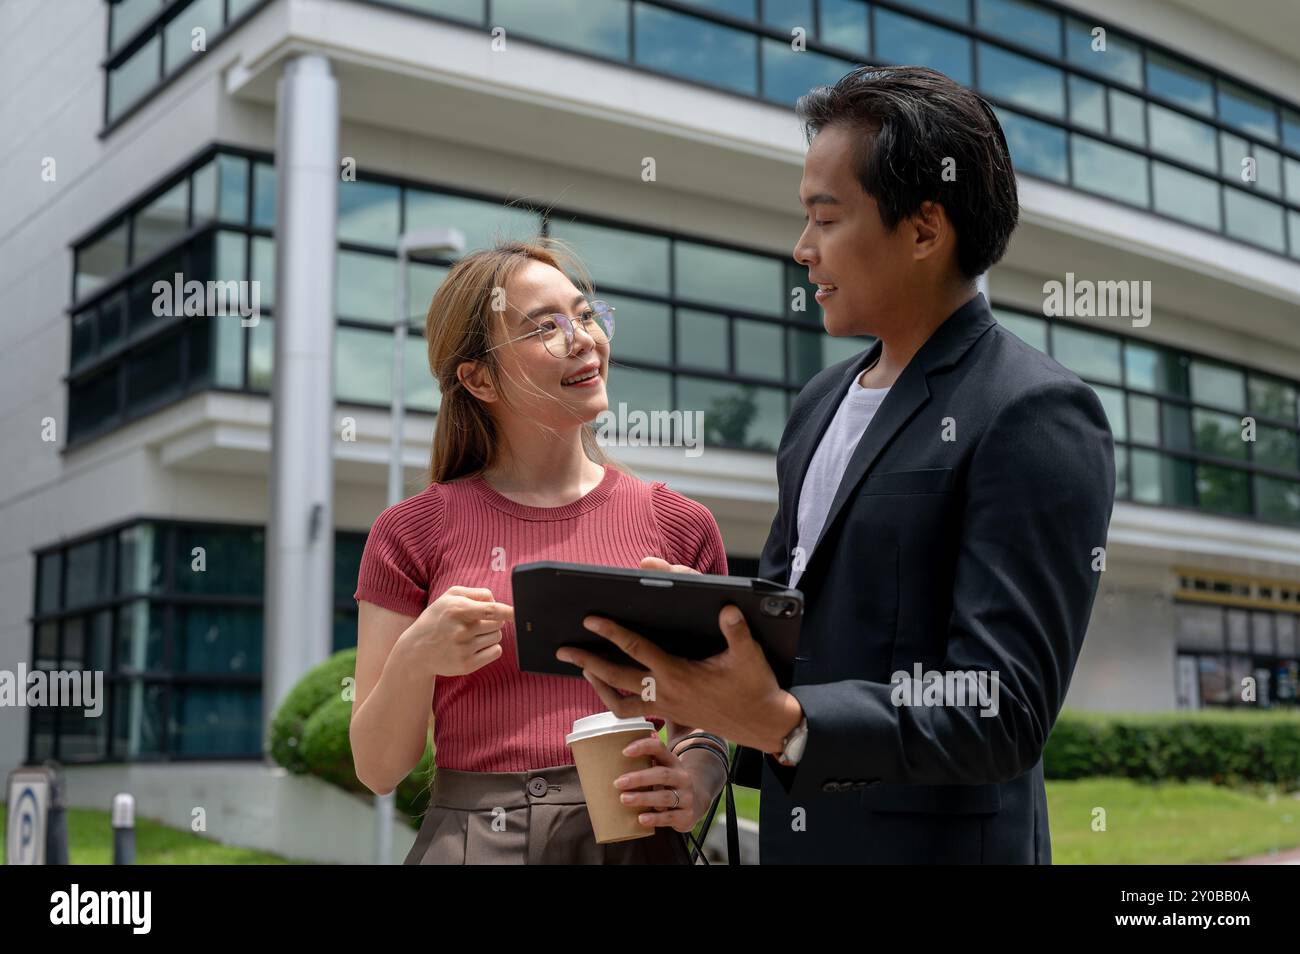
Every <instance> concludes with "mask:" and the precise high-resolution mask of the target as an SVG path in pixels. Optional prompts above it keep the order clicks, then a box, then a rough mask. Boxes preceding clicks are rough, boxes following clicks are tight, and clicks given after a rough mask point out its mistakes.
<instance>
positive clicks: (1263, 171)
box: [1237, 143, 1282, 196]
mask: <svg viewBox="0 0 1300 954" xmlns="http://www.w3.org/2000/svg"><path fill="white" fill-rule="evenodd" d="M1250 153H1251V156H1252V157H1253V158H1254V160H1255V188H1257V189H1259V191H1260V192H1267V193H1268V194H1269V195H1275V196H1280V195H1281V194H1282V157H1281V156H1280V155H1279V154H1278V153H1277V152H1276V151H1274V150H1272V149H1269V148H1268V147H1267V146H1261V145H1260V144H1259V143H1255V144H1254V145H1253V146H1251V150H1250ZM1237 168H1238V170H1239V171H1238V178H1240V177H1241V175H1240V169H1241V163H1240V162H1238V163H1237Z"/></svg>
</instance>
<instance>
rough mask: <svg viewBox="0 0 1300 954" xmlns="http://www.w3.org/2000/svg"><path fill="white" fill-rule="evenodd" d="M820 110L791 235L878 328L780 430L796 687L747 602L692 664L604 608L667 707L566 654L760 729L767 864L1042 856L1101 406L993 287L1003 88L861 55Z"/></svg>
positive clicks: (840, 312) (1097, 480) (1010, 182)
mask: <svg viewBox="0 0 1300 954" xmlns="http://www.w3.org/2000/svg"><path fill="white" fill-rule="evenodd" d="M799 115H800V118H801V120H802V121H803V122H804V124H805V131H806V134H807V136H808V138H809V142H810V145H809V149H808V153H807V157H806V160H805V162H804V174H803V180H802V182H801V183H800V190H799V193H800V200H801V202H802V203H803V205H804V206H805V208H806V209H807V212H808V224H807V226H806V228H805V229H804V232H803V234H802V235H801V236H800V237H799V241H798V244H797V245H796V247H795V250H794V257H795V259H796V260H797V261H798V262H800V263H801V264H803V265H805V266H807V268H808V275H809V279H810V281H812V282H815V283H817V285H818V286H819V290H818V292H817V295H816V298H817V300H818V302H819V303H820V304H821V306H822V308H823V310H824V316H825V317H824V320H825V325H826V329H827V331H828V332H829V333H830V334H832V335H858V334H871V335H875V336H876V337H877V338H878V339H879V340H878V341H877V342H876V343H875V344H874V345H873V346H872V347H871V348H870V349H868V350H867V351H866V352H864V353H863V354H861V355H858V356H857V357H855V358H851V359H849V360H847V361H844V362H841V363H839V364H837V365H834V366H832V367H830V368H827V369H826V370H824V371H823V372H821V373H820V374H818V375H817V376H816V377H814V378H813V379H812V380H811V381H810V382H809V383H808V385H807V386H806V387H805V388H804V389H803V391H802V393H800V395H799V397H798V399H797V400H796V401H795V403H794V407H793V408H792V409H791V412H790V419H789V421H788V422H787V424H786V428H785V433H784V435H783V437H782V439H781V445H780V448H779V450H778V452H777V460H776V466H777V477H778V483H779V494H778V496H779V501H778V508H777V514H776V519H775V520H774V521H773V524H772V530H771V534H770V535H769V537H768V541H767V545H766V547H765V548H764V551H763V555H762V560H761V564H760V569H759V575H760V576H763V577H765V578H768V579H772V580H778V581H783V582H784V581H787V580H788V581H789V583H790V584H791V585H792V586H797V587H798V588H800V589H801V590H802V591H803V594H804V598H805V611H804V617H803V628H802V633H801V637H800V643H799V652H798V656H797V658H796V659H795V662H794V672H793V680H792V685H791V686H790V688H789V690H788V691H787V690H785V689H782V688H781V687H780V686H778V685H777V684H776V680H775V677H774V676H772V673H771V670H770V669H769V668H768V667H767V665H766V662H765V661H764V658H763V655H762V652H761V650H759V649H758V647H757V645H756V644H755V643H754V642H753V640H752V639H751V638H750V637H749V632H748V629H747V627H746V626H745V624H744V622H743V620H741V621H740V622H739V623H729V622H727V621H726V617H727V616H728V611H727V610H724V611H723V614H722V618H721V619H720V626H721V628H722V631H723V633H724V635H726V637H727V641H728V649H727V650H726V651H725V652H723V653H720V654H718V655H717V656H714V657H712V658H711V659H708V660H704V661H702V662H698V663H692V662H687V661H686V660H682V659H677V658H674V657H669V656H667V655H666V654H664V653H662V652H660V651H659V650H658V649H657V647H654V646H652V645H650V644H648V643H647V642H646V641H645V640H641V639H639V638H638V637H637V636H636V634H634V633H629V632H628V631H627V630H624V629H622V628H621V627H618V626H615V625H613V624H610V623H608V622H607V621H605V622H601V621H595V622H594V623H593V627H592V628H593V629H595V630H596V631H597V632H600V633H601V635H604V636H606V637H607V638H610V639H611V640H613V641H614V642H615V643H616V644H617V645H619V646H620V647H623V648H624V649H625V651H627V652H628V653H629V655H631V656H632V657H633V658H634V659H636V660H637V661H638V662H640V663H641V664H642V665H643V666H645V667H646V668H647V669H649V670H650V672H651V674H652V675H653V676H654V678H655V686H656V698H655V701H654V702H653V703H651V702H642V701H641V700H640V698H639V696H634V697H631V698H629V699H625V698H622V697H620V696H619V695H617V693H615V692H614V691H613V690H611V688H610V686H615V687H618V688H620V689H623V690H629V691H633V692H636V691H638V690H639V689H640V687H641V685H642V683H641V679H642V678H643V677H644V676H645V673H644V672H642V671H639V670H637V669H634V668H632V667H620V666H617V665H612V664H609V663H606V662H603V661H601V660H599V659H597V658H596V657H594V656H592V655H591V654H587V653H581V652H578V651H576V650H561V653H562V654H566V655H567V656H568V658H571V659H572V660H573V661H575V662H577V663H578V664H579V665H581V666H583V667H584V670H585V674H586V675H587V677H588V678H589V679H590V680H592V683H593V685H595V686H596V688H597V690H598V691H599V692H600V693H601V695H602V698H603V699H605V701H606V702H607V703H608V704H609V705H610V708H611V709H613V710H614V711H616V712H618V713H619V714H621V715H631V714H634V713H638V712H649V711H653V712H654V713H656V714H658V715H661V716H664V717H667V718H671V719H673V720H674V721H676V722H679V723H682V724H690V725H699V726H704V727H706V728H707V729H708V730H709V731H712V732H717V733H719V734H720V735H723V736H724V737H726V738H728V739H731V740H733V741H735V742H737V743H739V744H740V745H742V746H745V747H747V748H746V749H742V753H744V757H743V758H742V762H741V770H740V772H739V774H738V779H739V780H740V781H742V783H746V784H753V783H754V780H755V779H756V778H757V776H758V773H757V772H755V771H753V770H754V769H755V768H756V763H757V762H759V761H761V786H762V809H761V826H760V856H761V860H762V861H763V863H773V862H776V863H780V862H938V863H1007V862H1011V863H1049V862H1050V860H1051V847H1050V841H1049V837H1048V825H1047V802H1046V796H1045V793H1044V788H1043V767H1042V752H1043V747H1044V745H1045V744H1046V742H1047V737H1048V735H1049V733H1050V732H1051V729H1052V725H1053V723H1054V722H1055V720H1056V717H1057V715H1058V713H1059V712H1060V708H1061V705H1062V703H1063V700H1064V698H1065V693H1066V689H1067V687H1068V686H1069V682H1070V677H1071V675H1072V673H1073V670H1074V665H1075V661H1076V659H1077V658H1078V655H1079V650H1080V648H1081V645H1082V642H1083V637H1084V632H1085V631H1086V629H1087V624H1088V618H1089V615H1090V613H1091V610H1092V603H1093V599H1094V597H1095V595H1096V591H1097V585H1098V576H1099V569H1100V566H1101V559H1100V558H1101V557H1102V556H1104V554H1103V551H1102V549H1101V548H1103V547H1104V546H1105V543H1106V533H1107V527H1108V524H1109V521H1110V513H1111V506H1112V503H1113V500H1114V483H1115V470H1114V453H1113V444H1112V439H1111V434H1110V430H1109V427H1108V426H1107V422H1106V417H1105V413H1104V412H1103V410H1102V407H1101V404H1100V402H1099V401H1098V399H1097V397H1096V396H1095V395H1094V393H1093V392H1092V390H1091V389H1090V388H1089V387H1088V386H1087V385H1085V384H1083V383H1082V382H1081V381H1080V380H1079V379H1078V378H1077V377H1076V376H1075V375H1074V374H1072V373H1071V372H1069V371H1067V370H1066V369H1064V368H1062V367H1061V366H1060V365H1059V364H1057V363H1056V362H1055V361H1053V360H1052V359H1051V358H1049V357H1047V356H1045V355H1043V354H1041V353H1039V352H1038V351H1036V350H1035V349H1033V348H1031V347H1030V346H1028V345H1026V344H1024V343H1023V342H1021V341H1020V340H1019V339H1018V338H1016V337H1015V336H1014V335H1012V334H1011V333H1010V332H1008V331H1006V330H1005V329H1004V328H1002V327H1001V326H1000V325H998V324H997V323H996V322H995V321H994V319H993V316H992V314H991V312H990V310H989V307H988V303H987V302H986V301H985V299H984V297H983V295H981V294H979V293H978V292H977V290H976V279H977V277H978V276H979V275H980V274H981V273H983V272H985V271H986V270H987V269H988V268H989V267H990V266H991V265H993V264H994V263H995V262H997V261H998V260H999V259H1000V258H1001V257H1002V254H1003V253H1004V251H1005V250H1006V247H1007V242H1008V239H1009V237H1010V235H1011V232H1012V230H1013V229H1014V228H1015V224H1016V220H1017V217H1018V214H1019V209H1018V203H1017V199H1016V183H1015V176H1014V174H1013V172H1012V168H1011V162H1010V157H1009V155H1008V152H1007V146H1006V140H1005V138H1004V137H1003V135H1002V131H1001V128H1000V127H999V125H998V123H997V119H996V118H995V117H994V115H993V113H992V111H991V110H990V108H989V107H988V105H987V104H986V103H985V102H984V101H983V100H981V99H980V98H979V97H978V96H976V95H975V94H973V93H971V92H970V91H969V90H967V89H965V88H963V87H961V86H959V85H958V84H956V83H954V82H952V81H951V80H949V79H948V78H947V77H945V76H943V75H942V74H940V73H936V72H934V71H933V70H928V69H921V68H898V69H876V68H868V67H863V68H859V69H857V70H855V71H853V72H852V73H849V74H848V75H846V76H845V77H844V78H842V79H841V80H840V81H839V82H838V83H837V84H836V85H835V86H833V87H821V88H818V89H816V90H814V91H813V92H811V93H810V94H809V95H807V96H805V97H804V98H803V99H802V100H801V101H800V104H799ZM737 615H738V614H737ZM926 674H939V675H940V676H942V677H943V678H942V680H940V681H936V679H935V677H934V676H933V675H928V676H927V675H926ZM918 677H919V678H918ZM963 687H965V689H966V690H967V691H965V692H963V691H962V688H963ZM749 750H753V751H749ZM670 797H671V793H665V798H670Z"/></svg>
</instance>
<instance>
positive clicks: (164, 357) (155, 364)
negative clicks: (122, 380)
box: [126, 334, 181, 408]
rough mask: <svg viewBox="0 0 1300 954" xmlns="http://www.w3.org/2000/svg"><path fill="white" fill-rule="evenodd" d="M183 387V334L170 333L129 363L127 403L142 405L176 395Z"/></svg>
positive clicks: (134, 405) (135, 405)
mask: <svg viewBox="0 0 1300 954" xmlns="http://www.w3.org/2000/svg"><path fill="white" fill-rule="evenodd" d="M180 390H181V336H180V335H179V334H172V335H168V336H167V337H166V338H164V339H163V340H162V341H160V342H158V343H157V344H155V345H153V346H152V347H150V348H148V349H147V350H145V351H142V352H140V353H139V354H138V355H136V356H135V357H133V358H131V360H130V361H129V362H128V363H127V367H126V403H127V406H128V407H134V408H140V407H144V406H148V405H151V404H153V403H154V402H155V401H159V402H160V401H164V400H167V399H168V398H171V397H174V396H176V395H178V394H179V393H180Z"/></svg>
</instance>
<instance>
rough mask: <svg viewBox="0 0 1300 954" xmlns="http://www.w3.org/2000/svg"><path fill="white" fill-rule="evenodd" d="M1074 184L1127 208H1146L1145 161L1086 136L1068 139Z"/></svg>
mask: <svg viewBox="0 0 1300 954" xmlns="http://www.w3.org/2000/svg"><path fill="white" fill-rule="evenodd" d="M1070 148H1071V151H1072V157H1073V160H1074V184H1075V185H1076V186H1078V187H1079V188H1080V189H1087V190H1089V191H1091V192H1097V193H1099V194H1101V195H1104V196H1106V197H1108V198H1112V199H1117V200H1119V201H1120V202H1127V203H1129V204H1130V205H1137V206H1142V207H1145V206H1146V205H1147V168H1146V166H1147V160H1146V159H1145V158H1143V157H1142V156H1139V155H1137V154H1135V153H1132V152H1129V151H1128V150H1127V149H1117V148H1116V147H1114V146H1109V145H1106V144H1105V143H1102V142H1098V141H1097V140H1095V139H1088V138H1087V137H1086V136H1077V135H1072V136H1071V137H1070Z"/></svg>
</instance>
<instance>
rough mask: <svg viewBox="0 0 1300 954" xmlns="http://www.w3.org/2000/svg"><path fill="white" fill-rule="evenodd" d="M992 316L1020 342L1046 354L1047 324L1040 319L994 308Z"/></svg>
mask: <svg viewBox="0 0 1300 954" xmlns="http://www.w3.org/2000/svg"><path fill="white" fill-rule="evenodd" d="M993 314H994V316H996V318H997V320H998V324H1000V325H1004V326H1006V328H1007V329H1008V330H1010V331H1012V332H1013V333H1014V334H1015V335H1016V337H1017V338H1019V339H1020V340H1021V341H1023V342H1025V343H1026V344H1029V345H1033V346H1034V347H1035V348H1037V349H1038V350H1039V351H1041V352H1043V353H1044V354H1046V353H1047V322H1045V321H1043V320H1042V319H1041V318H1031V317H1030V316H1029V315H1021V314H1017V313H1016V312H1014V311H1003V310H1002V309H1000V308H994V309H993Z"/></svg>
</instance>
